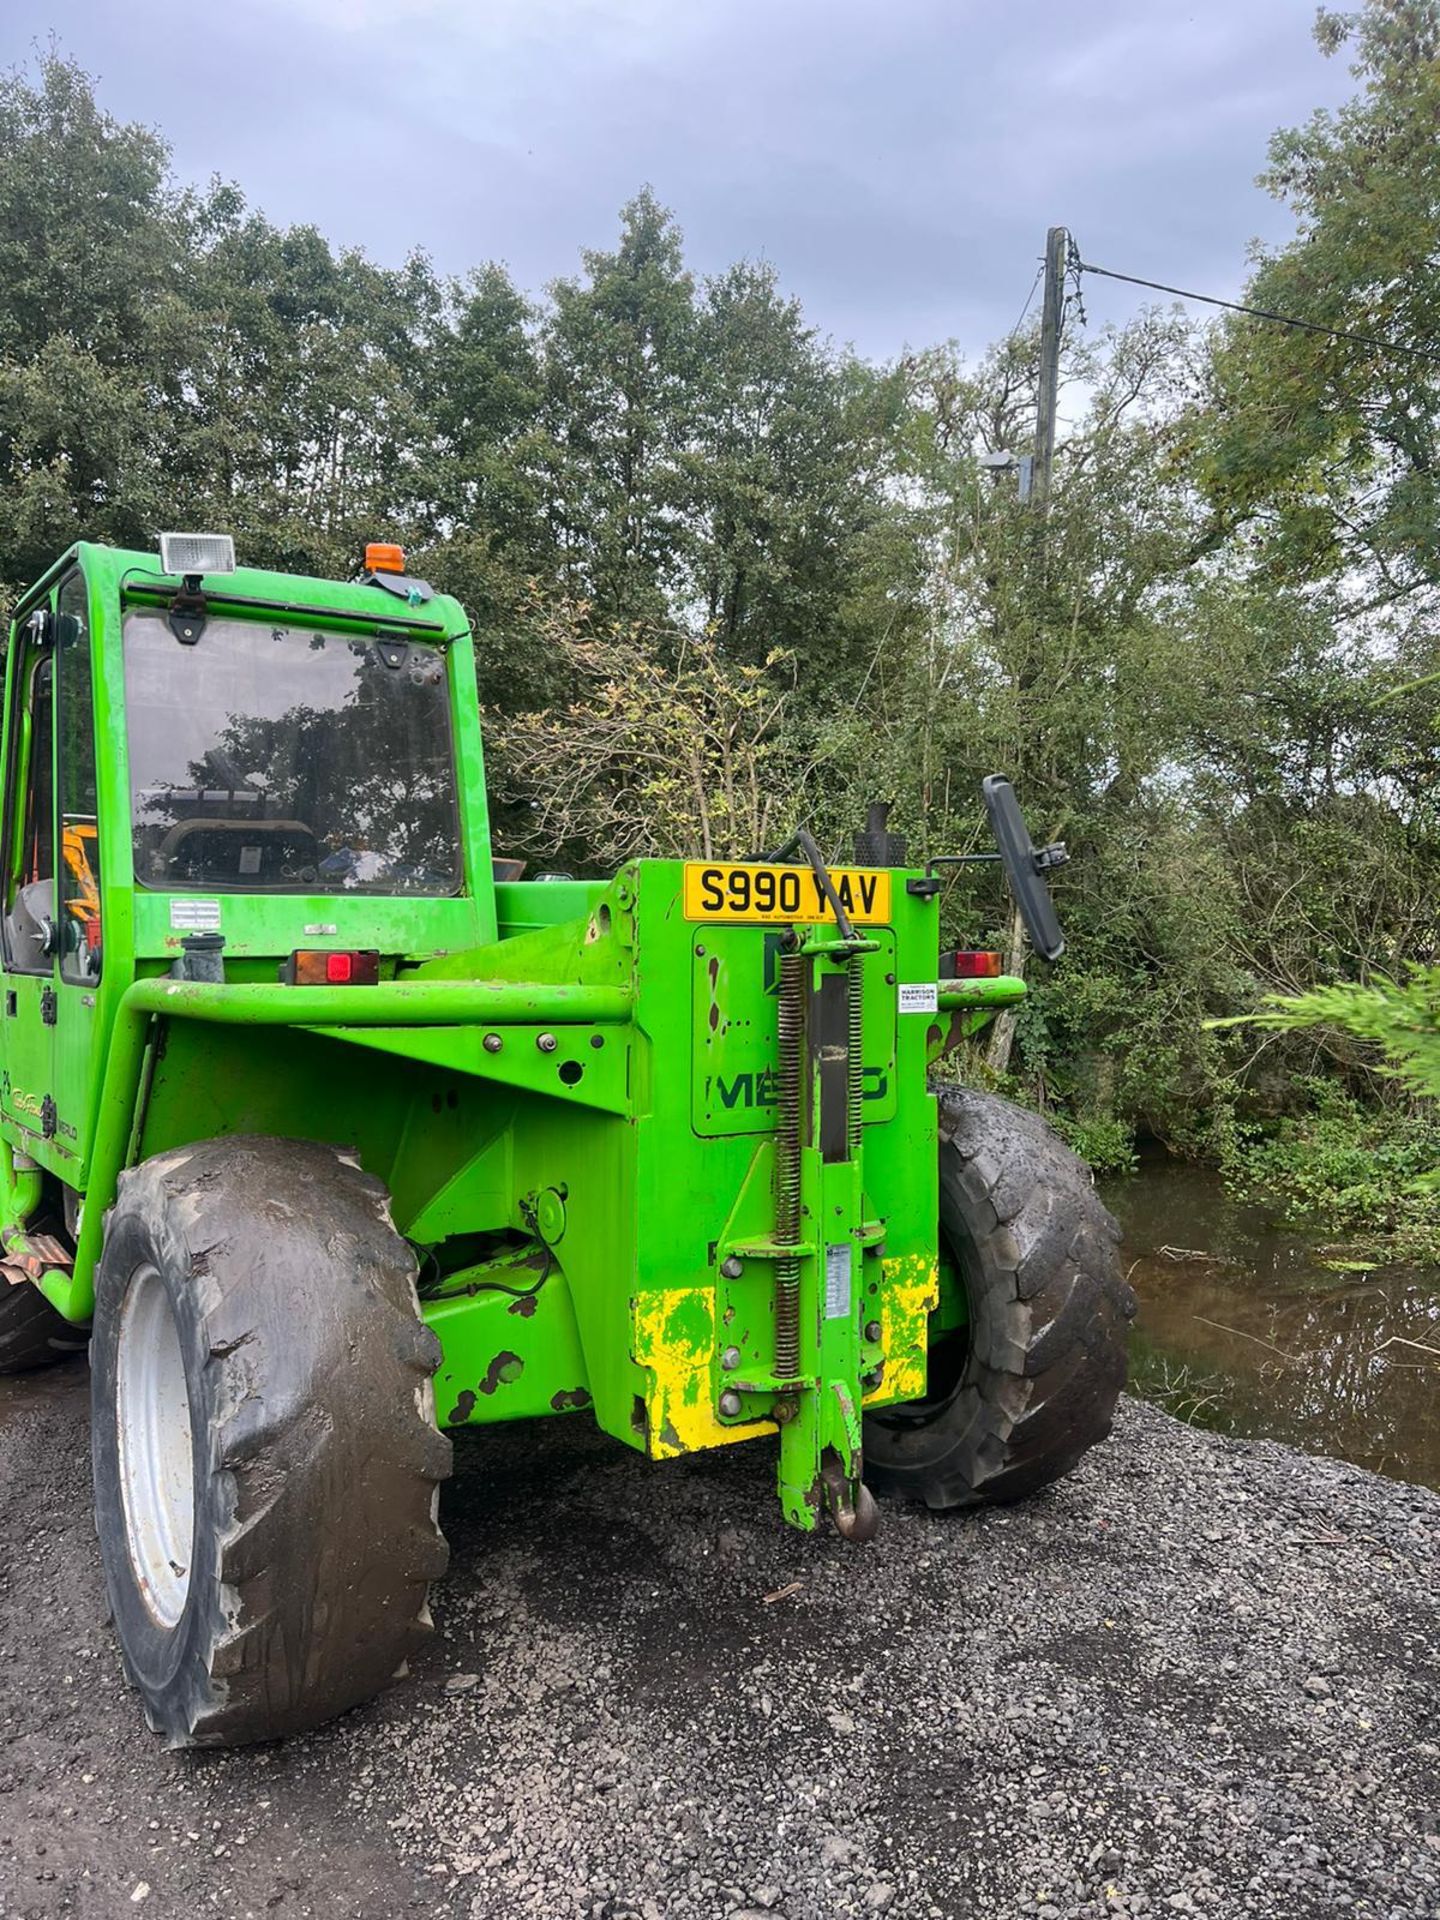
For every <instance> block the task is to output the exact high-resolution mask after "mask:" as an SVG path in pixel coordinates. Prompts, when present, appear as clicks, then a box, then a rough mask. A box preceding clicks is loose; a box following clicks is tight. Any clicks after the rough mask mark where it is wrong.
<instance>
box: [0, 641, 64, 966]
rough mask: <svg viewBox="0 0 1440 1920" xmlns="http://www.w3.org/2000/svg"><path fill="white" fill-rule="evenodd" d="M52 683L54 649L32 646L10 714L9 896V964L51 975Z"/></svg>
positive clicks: (53, 934)
mask: <svg viewBox="0 0 1440 1920" xmlns="http://www.w3.org/2000/svg"><path fill="white" fill-rule="evenodd" d="M53 687H54V671H53V666H52V662H51V658H50V654H49V652H48V651H46V652H43V653H42V652H39V651H37V650H31V651H30V652H29V656H28V658H24V659H22V662H21V670H20V677H19V680H18V681H17V699H16V709H15V713H14V718H13V732H14V740H15V745H14V755H13V759H12V766H13V767H14V768H15V770H16V773H17V775H18V784H12V788H11V792H12V794H13V795H15V803H14V804H13V810H12V813H11V827H10V832H11V835H12V838H11V841H10V846H9V859H8V862H7V873H8V875H9V884H8V889H7V897H6V901H5V960H6V965H7V966H9V967H10V968H12V969H13V970H14V971H16V972H20V973H49V972H50V971H51V968H52V965H53V955H54V953H55V949H56V946H57V944H58V940H57V929H56V920H55V786H54V769H55V733H54V705H53V699H52V694H53ZM16 834H18V836H19V837H18V842H17V841H16V840H15V839H14V838H13V836H14V835H16Z"/></svg>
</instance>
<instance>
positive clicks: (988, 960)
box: [953, 949, 1000, 980]
mask: <svg viewBox="0 0 1440 1920" xmlns="http://www.w3.org/2000/svg"><path fill="white" fill-rule="evenodd" d="M953 957H954V961H955V972H954V976H953V977H954V978H955V979H956V980H995V979H998V977H999V974H1000V956H999V954H998V953H980V952H975V951H970V952H966V951H965V950H964V949H962V950H961V951H960V952H959V953H957V954H955V955H954V956H953Z"/></svg>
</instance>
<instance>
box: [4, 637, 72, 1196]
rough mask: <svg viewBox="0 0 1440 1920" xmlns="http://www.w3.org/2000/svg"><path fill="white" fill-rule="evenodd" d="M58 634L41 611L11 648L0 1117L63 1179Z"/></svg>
mask: <svg viewBox="0 0 1440 1920" xmlns="http://www.w3.org/2000/svg"><path fill="white" fill-rule="evenodd" d="M54 634H55V616H54V611H53V609H52V608H50V607H43V608H39V609H36V610H35V611H34V612H32V613H31V614H30V616H29V618H28V619H27V620H26V621H25V622H24V623H23V624H22V625H21V626H20V627H19V628H17V630H16V632H15V635H14V638H13V640H12V642H11V649H10V663H9V676H8V696H9V703H10V704H9V713H8V727H7V735H8V739H9V751H8V754H7V760H6V779H5V826H4V835H5V896H4V921H3V932H0V949H3V951H0V966H3V994H4V1015H3V1021H0V1034H3V1046H4V1064H3V1069H0V1111H3V1113H4V1114H5V1116H6V1118H7V1119H8V1120H10V1121H11V1122H13V1124H14V1126H15V1128H16V1129H17V1132H18V1137H19V1144H20V1145H21V1147H22V1148H23V1149H24V1150H25V1151H28V1152H29V1153H30V1154H31V1155H32V1157H33V1158H34V1159H36V1160H38V1161H39V1162H40V1163H41V1164H42V1165H44V1166H48V1167H50V1168H52V1169H53V1170H54V1171H56V1172H60V1173H62V1175H63V1173H64V1171H65V1169H66V1166H67V1164H68V1162H69V1160H70V1158H71V1156H70V1155H69V1154H68V1153H67V1152H66V1150H65V1146H64V1144H63V1142H61V1141H60V1140H59V1138H58V1134H59V1109H58V1108H57V1106H56V1103H55V1096H54V1092H53V1089H52V1084H51V1082H52V1074H53V1065H54V1061H53V1046H52V1041H53V1036H54V1032H55V1021H56V1015H57V1008H58V1001H57V995H56V984H57V982H56V973H57V958H58V953H59V945H60V933H59V920H58V901H57V894H56V885H55V662H54V656H53V652H52V644H53V640H54Z"/></svg>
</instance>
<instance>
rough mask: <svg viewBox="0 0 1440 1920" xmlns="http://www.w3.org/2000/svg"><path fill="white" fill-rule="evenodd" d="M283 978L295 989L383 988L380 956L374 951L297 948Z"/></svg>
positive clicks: (360, 948)
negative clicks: (381, 986) (380, 985)
mask: <svg viewBox="0 0 1440 1920" xmlns="http://www.w3.org/2000/svg"><path fill="white" fill-rule="evenodd" d="M281 978H282V979H283V980H284V981H285V984H286V985H287V986H291V987H374V986H378V985H379V984H380V954H379V951H378V949H376V948H374V947H344V948H341V949H339V950H338V951H337V950H336V949H335V948H333V947H297V948H296V949H295V951H294V953H292V954H291V956H290V958H289V959H288V960H287V961H286V962H285V965H284V967H283V969H282V971H281Z"/></svg>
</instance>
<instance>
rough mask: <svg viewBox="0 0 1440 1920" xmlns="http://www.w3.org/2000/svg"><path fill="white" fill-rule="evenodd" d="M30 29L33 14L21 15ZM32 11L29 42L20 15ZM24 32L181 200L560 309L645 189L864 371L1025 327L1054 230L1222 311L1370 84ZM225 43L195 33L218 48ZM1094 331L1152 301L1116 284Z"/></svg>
mask: <svg viewBox="0 0 1440 1920" xmlns="http://www.w3.org/2000/svg"><path fill="white" fill-rule="evenodd" d="M27 11H29V13H30V18H29V19H28V20H27V19H26V18H25V14H26V12H27ZM17 16H18V17H17ZM39 16H40V5H39V0H20V4H19V5H18V6H16V5H14V4H12V7H11V8H10V9H9V10H7V13H6V16H5V19H4V21H3V22H0V57H8V58H10V59H16V58H23V57H25V55H26V53H27V50H28V47H29V44H30V42H31V41H32V40H33V39H34V38H35V37H37V35H39V34H41V33H43V32H44V31H46V30H48V29H49V28H50V27H52V26H53V27H54V28H55V30H56V31H57V32H58V33H59V34H60V36H61V38H62V42H63V44H64V45H65V46H66V48H67V49H68V50H69V51H72V52H73V53H75V54H76V55H77V56H78V57H79V58H81V59H82V60H83V61H84V62H85V63H86V64H87V65H90V66H92V67H93V68H95V69H96V70H98V71H99V73H100V74H101V77H102V96H103V98H104V99H105V101H106V104H107V105H108V106H109V107H110V108H111V110H112V111H114V112H116V113H118V114H120V115H122V116H124V117H126V118H135V119H141V120H145V121H147V122H150V123H152V124H156V125H158V126H159V127H160V128H161V129H162V130H163V131H164V132H165V133H166V134H167V136H168V137H169V138H170V139H171V141H172V142H173V144H174V148H175V156H176V164H177V167H178V169H179V170H180V171H181V172H182V174H184V175H185V176H186V177H190V178H196V179H204V178H205V177H206V176H207V175H209V174H210V173H212V172H218V173H220V174H223V175H227V176H231V177H234V178H236V179H238V180H239V181H240V183H241V184H242V186H243V187H244V188H245V189H246V191H247V193H248V195H249V197H250V198H251V199H252V200H253V201H255V202H256V203H258V204H260V205H261V206H263V207H264V208H265V210H266V211H267V212H268V213H269V214H270V215H271V217H272V218H274V219H277V220H281V221H301V220H307V221H313V222H315V223H316V224H317V225H319V226H320V227H321V228H322V229H323V230H325V231H326V232H327V233H328V234H330V235H331V237H332V238H334V239H335V240H336V241H338V242H341V243H345V244H363V245H365V246H366V247H367V248H369V249H370V250H371V251H372V252H374V253H376V254H377V255H379V256H380V257H381V258H384V259H389V260H395V259H398V258H400V257H402V256H403V254H404V253H405V252H406V251H407V250H408V249H409V248H410V247H411V246H414V245H418V246H422V247H424V248H425V249H426V250H428V251H429V252H430V253H431V254H432V255H433V256H434V257H435V259H436V260H437V262H438V263H439V264H440V266H441V267H442V268H444V269H446V270H449V271H457V272H458V271H463V270H464V269H465V268H467V267H469V266H472V265H474V264H477V263H478V262H480V261H482V260H485V259H490V258H498V259H502V260H504V261H506V262H507V263H508V265H509V266H510V268H511V270H512V271H513V272H514V274H515V275H516V278H517V279H518V280H519V281H520V282H521V283H522V285H524V286H526V287H527V288H530V289H531V290H536V289H538V288H539V287H541V286H542V285H544V284H545V283H546V282H547V281H549V280H550V279H552V278H554V277H555V276H556V275H559V274H564V273H568V272H572V271H574V270H575V268H576V267H577V265H578V257H579V252H580V249H581V248H582V247H585V246H604V245H606V244H608V243H609V241H610V240H611V239H612V237H613V234H614V232H615V216H616V212H617V209H618V208H619V206H620V204H621V203H622V202H623V201H624V200H625V199H627V198H628V197H629V196H630V195H631V194H632V193H634V192H635V191H636V189H637V188H638V187H639V186H640V185H641V184H643V183H646V182H648V183H650V184H651V185H653V187H654V189H655V191H656V192H657V193H658V195H659V196H660V198H661V199H662V200H663V201H665V202H666V204H667V205H670V206H672V207H673V208H674V209H675V210H676V212H677V214H678V216H679V218H680V220H681V223H682V225H683V227H684V228H685V230H686V235H687V243H688V248H689V254H690V258H691V261H692V264H693V265H694V266H695V267H696V268H697V269H698V270H699V271H701V272H706V271H716V270H718V269H719V268H720V267H722V266H723V265H724V264H726V263H727V262H728V261H729V260H731V259H734V258H736V257H738V256H742V255H745V256H751V257H755V256H760V257H764V258H767V259H769V260H771V261H772V262H773V263H774V264H775V265H776V267H777V268H778V270H779V272H780V275H781V278H782V281H783V282H784V283H785V285H786V286H787V288H789V289H790V290H792V291H794V292H795V293H797V294H798V295H799V296H800V297H801V299H802V300H803V301H804V303H805V307H806V310H807V314H808V316H809V318H810V319H811V320H812V321H813V322H814V323H815V324H817V325H818V326H820V327H821V328H822V329H823V330H825V331H827V332H829V333H831V334H833V335H835V336H837V337H838V338H841V339H847V340H853V341H854V342H855V343H856V344H858V345H859V346H860V347H861V349H862V350H863V351H866V352H869V353H872V354H874V355H877V356H888V355H890V354H893V353H895V352H896V351H898V350H899V349H900V347H901V346H902V344H904V343H906V342H909V343H911V344H921V343H924V342H928V341H931V340H934V339H938V338H944V337H947V336H951V335H956V336H958V337H960V338H961V339H962V340H963V341H964V342H965V343H966V344H967V346H969V347H970V348H972V349H979V348H980V347H982V346H983V345H984V344H985V342H986V341H987V340H988V339H990V338H993V337H995V336H996V335H997V334H1000V333H1003V332H1004V331H1006V330H1007V329H1008V327H1009V326H1010V325H1011V323H1012V322H1013V320H1014V318H1015V314H1016V313H1017V312H1018V310H1019V307H1020V303H1021V301H1022V300H1023V298H1024V294H1025V289H1026V287H1027V286H1028V284H1029V282H1030V279H1031V276H1032V273H1033V270H1034V263H1035V260H1036V257H1037V255H1038V253H1039V251H1040V249H1041V246H1042V244H1043V239H1044V232H1045V229H1046V227H1047V226H1048V225H1050V224H1052V223H1054V222H1057V221H1064V222H1066V223H1068V224H1069V225H1071V226H1072V228H1073V229H1074V230H1075V231H1076V233H1077V234H1078V235H1079V237H1080V239H1081V241H1082V244H1083V246H1084V248H1085V250H1086V251H1087V253H1088V254H1089V255H1090V256H1091V257H1092V258H1097V259H1099V260H1101V262H1102V264H1107V265H1114V266H1117V267H1120V268H1122V269H1127V270H1134V271H1137V272H1140V273H1144V274H1149V275H1151V276H1152V277H1154V278H1157V279H1164V280H1172V281H1176V282H1178V283H1180V284H1189V285H1196V286H1199V287H1201V288H1202V289H1204V290H1207V291H1216V292H1220V293H1227V292H1231V291H1233V290H1235V289H1236V288H1238V286H1239V284H1240V283H1241V280H1242V279H1243V272H1244V261H1245V249H1246V243H1247V242H1248V241H1249V239H1250V238H1251V237H1252V235H1255V234H1257V233H1259V234H1264V235H1268V236H1272V237H1277V236H1281V235H1283V234H1284V232H1285V231H1286V216H1285V215H1284V213H1283V211H1282V210H1280V209H1278V208H1276V207H1274V206H1273V205H1272V204H1271V203H1270V202H1269V201H1267V200H1266V199H1265V197H1264V196H1263V195H1261V194H1259V193H1258V192H1257V191H1256V190H1255V189H1254V187H1253V184H1252V182H1253V176H1254V174H1255V173H1256V172H1257V171H1258V169H1259V167H1260V166H1261V165H1262V164H1263V161H1264V157H1265V147H1266V143H1267V140H1268V137H1269V135H1270V133H1271V132H1272V131H1273V130H1274V128H1275V127H1276V126H1278V125H1281V124H1286V123H1292V122H1295V121H1297V120H1301V119H1304V118H1305V117H1307V116H1308V114H1309V112H1310V111H1311V109H1312V108H1313V107H1314V106H1315V105H1317V104H1320V103H1322V102H1327V101H1333V100H1334V99H1336V98H1337V97H1339V96H1340V95H1342V94H1343V93H1344V92H1345V91H1347V90H1348V87H1349V84H1350V83H1349V81H1348V79H1347V76H1346V75H1345V72H1344V68H1343V63H1337V62H1334V61H1331V62H1326V61H1323V60H1322V59H1321V58H1320V56H1319V54H1318V52H1317V51H1316V49H1315V48H1314V46H1313V44H1312V42H1311V40H1310V37H1309V18H1310V9H1309V7H1308V5H1307V4H1301V3H1300V0H1295V3H1294V4H1292V5H1290V6H1286V7H1279V8H1276V7H1268V8H1267V7H1263V6H1256V5H1255V4H1254V0H1209V4H1208V5H1205V6H1203V7H1202V6H1200V5H1199V4H1198V0H1197V4H1196V5H1195V6H1194V7H1193V9H1191V10H1190V11H1188V12H1187V11H1186V10H1185V9H1183V8H1181V7H1179V6H1176V5H1173V4H1167V5H1156V4H1155V0H1085V4H1084V5H1078V4H1075V0H1011V3H1010V4H1005V5H997V4H995V3H994V0H983V3H982V0H284V3H283V4H281V0H235V3H234V4H232V5H231V6H230V7H229V8H227V9H212V10H209V11H207V12H206V13H205V14H204V15H203V16H202V15H198V14H197V12H196V10H195V9H194V7H193V5H191V4H190V3H189V0H131V4H130V5H128V6H127V7H126V8H125V9H118V8H114V7H113V6H111V5H109V4H107V0H47V4H46V5H45V9H44V18H43V20H42V19H41V18H40V17H39ZM200 20H203V26H198V25H197V21H200ZM1091 304H1092V310H1093V311H1094V312H1095V313H1096V314H1097V315H1099V316H1102V317H1103V316H1104V315H1106V314H1111V313H1114V314H1117V315H1118V314H1121V313H1123V312H1128V311H1131V310H1133V305H1134V297H1133V295H1132V294H1130V293H1126V292H1107V291H1106V290H1104V289H1103V288H1100V287H1097V288H1096V291H1095V298H1094V300H1093V302H1092V303H1091Z"/></svg>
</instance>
